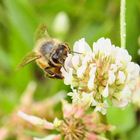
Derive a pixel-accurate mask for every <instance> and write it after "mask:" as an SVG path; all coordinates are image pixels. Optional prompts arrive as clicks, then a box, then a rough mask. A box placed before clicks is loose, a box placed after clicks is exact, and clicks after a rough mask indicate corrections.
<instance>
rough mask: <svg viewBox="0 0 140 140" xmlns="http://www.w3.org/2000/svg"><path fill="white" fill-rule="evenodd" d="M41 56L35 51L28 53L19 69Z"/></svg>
mask: <svg viewBox="0 0 140 140" xmlns="http://www.w3.org/2000/svg"><path fill="white" fill-rule="evenodd" d="M40 57H41V56H40V55H38V54H36V53H35V52H30V53H29V54H27V55H26V56H25V57H24V58H23V60H22V61H21V63H20V64H19V65H18V67H17V68H18V69H19V68H21V67H24V66H25V65H27V64H29V63H30V62H32V61H34V60H36V59H38V58H40Z"/></svg>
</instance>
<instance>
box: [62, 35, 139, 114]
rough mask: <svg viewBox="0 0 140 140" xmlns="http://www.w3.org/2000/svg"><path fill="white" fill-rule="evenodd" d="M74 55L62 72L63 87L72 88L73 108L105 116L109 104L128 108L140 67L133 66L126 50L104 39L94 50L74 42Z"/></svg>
mask: <svg viewBox="0 0 140 140" xmlns="http://www.w3.org/2000/svg"><path fill="white" fill-rule="evenodd" d="M73 52H75V53H74V54H69V55H68V57H67V58H66V60H65V64H64V68H61V72H62V74H63V76H64V83H65V84H66V85H70V86H71V88H72V92H71V93H69V95H70V96H71V97H72V100H73V103H74V104H81V103H82V104H83V106H85V107H86V108H88V107H89V106H95V111H100V112H102V113H103V114H105V113H106V111H105V110H106V109H107V107H108V103H107V102H108V101H109V102H111V103H113V104H114V105H115V106H118V107H124V106H126V105H127V104H128V102H129V100H130V95H131V92H132V90H133V88H134V87H135V84H136V77H137V76H138V75H139V72H140V67H139V66H138V65H137V64H135V63H134V62H131V59H132V58H131V56H130V55H129V53H128V51H127V50H126V49H123V48H119V47H116V46H114V45H112V44H111V41H110V39H105V38H101V39H99V40H97V42H95V43H93V48H92V49H91V48H90V46H89V45H88V44H87V42H86V41H85V39H84V38H82V39H80V40H79V41H76V42H75V44H74V47H73Z"/></svg>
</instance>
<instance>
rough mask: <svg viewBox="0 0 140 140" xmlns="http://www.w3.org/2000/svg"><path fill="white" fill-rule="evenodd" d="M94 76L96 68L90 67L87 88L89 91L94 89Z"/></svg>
mask: <svg viewBox="0 0 140 140" xmlns="http://www.w3.org/2000/svg"><path fill="white" fill-rule="evenodd" d="M95 75H96V67H92V68H91V70H90V73H89V81H88V88H89V89H90V90H92V89H94V79H95Z"/></svg>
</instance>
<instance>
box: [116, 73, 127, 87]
mask: <svg viewBox="0 0 140 140" xmlns="http://www.w3.org/2000/svg"><path fill="white" fill-rule="evenodd" d="M118 79H119V82H120V83H121V84H123V83H124V82H125V79H126V76H125V74H124V72H122V71H119V73H118Z"/></svg>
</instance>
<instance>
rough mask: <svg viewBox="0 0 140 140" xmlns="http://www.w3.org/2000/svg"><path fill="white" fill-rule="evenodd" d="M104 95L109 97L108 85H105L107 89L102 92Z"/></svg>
mask: <svg viewBox="0 0 140 140" xmlns="http://www.w3.org/2000/svg"><path fill="white" fill-rule="evenodd" d="M102 95H103V97H105V98H106V97H108V85H107V86H106V87H105V89H104V90H103V92H102Z"/></svg>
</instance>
